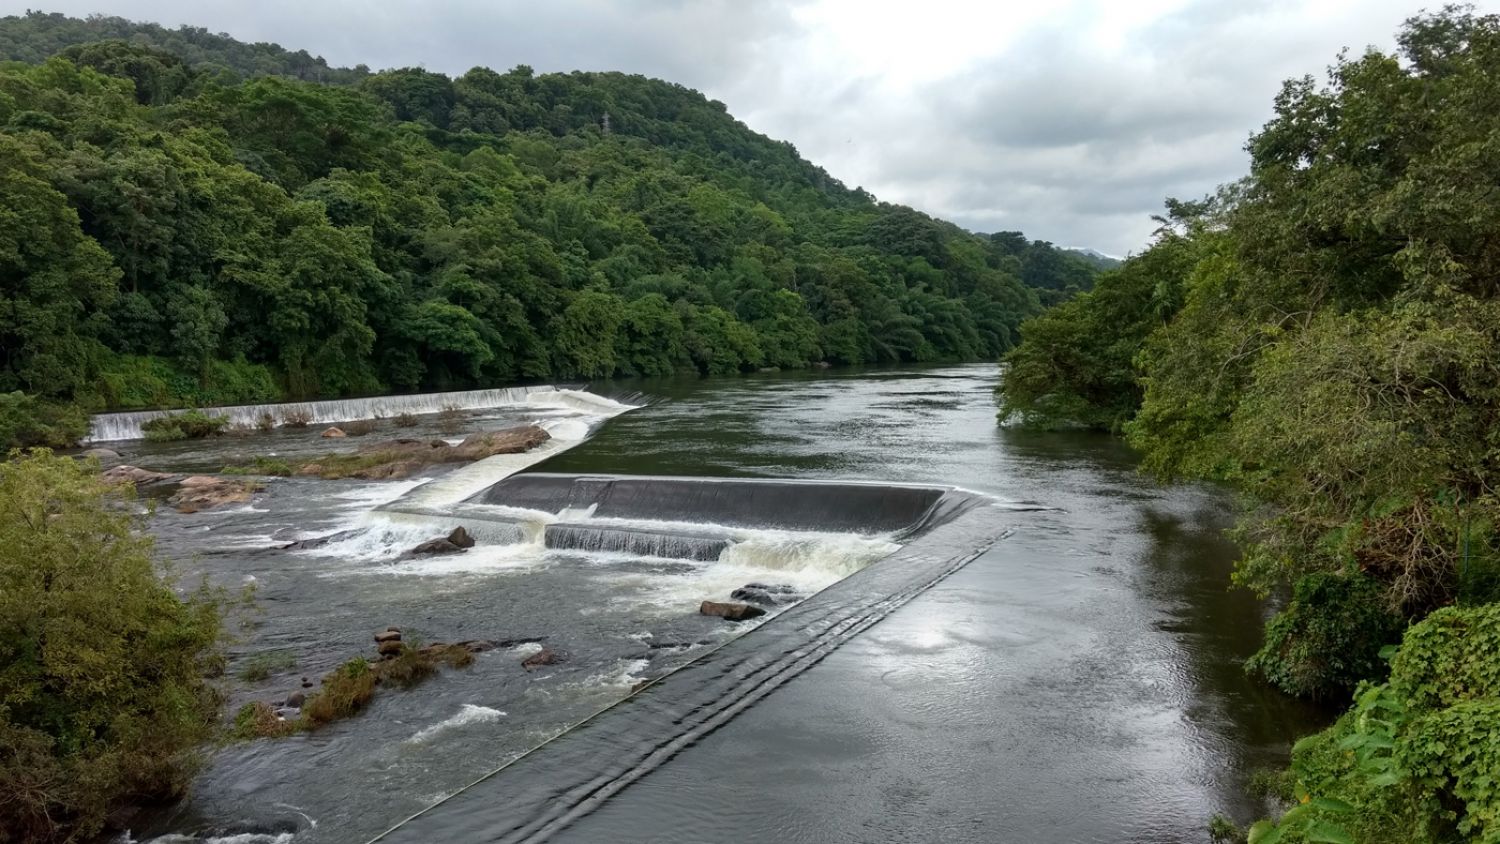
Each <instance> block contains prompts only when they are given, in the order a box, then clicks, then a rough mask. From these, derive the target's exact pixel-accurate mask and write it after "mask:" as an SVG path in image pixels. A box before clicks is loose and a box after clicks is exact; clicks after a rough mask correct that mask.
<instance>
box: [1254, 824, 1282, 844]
mask: <svg viewBox="0 0 1500 844" xmlns="http://www.w3.org/2000/svg"><path fill="white" fill-rule="evenodd" d="M1281 833H1282V829H1281V827H1279V826H1277V825H1276V824H1274V823H1272V822H1271V821H1256V822H1255V823H1253V824H1251V825H1250V833H1249V835H1248V836H1247V838H1246V839H1245V840H1246V841H1247V842H1248V844H1276V842H1278V841H1280V840H1281Z"/></svg>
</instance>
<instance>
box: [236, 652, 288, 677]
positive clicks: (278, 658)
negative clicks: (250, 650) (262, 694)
mask: <svg viewBox="0 0 1500 844" xmlns="http://www.w3.org/2000/svg"><path fill="white" fill-rule="evenodd" d="M296 667H297V658H296V657H294V656H292V655H291V654H289V653H287V652H286V651H268V652H266V653H260V654H256V655H255V656H253V657H251V658H250V660H249V661H248V662H246V663H245V667H244V668H242V669H240V679H241V680H244V681H245V682H247V683H259V682H260V681H261V680H264V679H266V678H268V677H270V676H271V675H272V674H276V673H279V672H282V671H290V670H292V669H293V668H296Z"/></svg>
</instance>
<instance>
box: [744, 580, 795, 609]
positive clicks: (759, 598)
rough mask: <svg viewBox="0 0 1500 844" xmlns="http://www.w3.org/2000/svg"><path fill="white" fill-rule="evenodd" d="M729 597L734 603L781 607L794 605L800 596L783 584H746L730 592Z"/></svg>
mask: <svg viewBox="0 0 1500 844" xmlns="http://www.w3.org/2000/svg"><path fill="white" fill-rule="evenodd" d="M729 597H731V598H733V599H734V600H736V601H740V602H743V603H748V604H759V605H760V606H763V607H781V606H785V605H787V604H792V603H796V602H797V600H798V599H799V598H800V597H801V596H800V595H798V594H797V590H795V589H793V588H792V587H790V586H788V585H786V584H784V583H780V584H776V585H767V584H764V583H746V584H745V585H744V586H741V587H740V588H738V589H736V590H734V591H733V592H731V593H730V594H729Z"/></svg>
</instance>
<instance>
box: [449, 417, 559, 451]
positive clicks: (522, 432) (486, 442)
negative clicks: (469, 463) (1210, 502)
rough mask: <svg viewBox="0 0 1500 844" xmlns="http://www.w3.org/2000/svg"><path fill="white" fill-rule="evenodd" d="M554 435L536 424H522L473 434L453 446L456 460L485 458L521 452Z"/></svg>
mask: <svg viewBox="0 0 1500 844" xmlns="http://www.w3.org/2000/svg"><path fill="white" fill-rule="evenodd" d="M550 439H552V435H551V434H548V433H547V432H546V431H545V430H543V429H541V428H539V427H537V426H536V425H521V426H518V427H515V428H506V429H504V430H501V431H486V432H484V433H479V434H471V435H469V437H468V438H466V439H465V440H464V441H463V442H461V443H459V444H458V445H456V446H453V447H452V450H453V459H454V460H483V459H484V458H486V457H493V456H495V455H496V454H520V453H522V452H525V451H530V450H532V449H533V448H536V447H537V446H539V445H541V444H542V443H544V442H546V441H547V440H550Z"/></svg>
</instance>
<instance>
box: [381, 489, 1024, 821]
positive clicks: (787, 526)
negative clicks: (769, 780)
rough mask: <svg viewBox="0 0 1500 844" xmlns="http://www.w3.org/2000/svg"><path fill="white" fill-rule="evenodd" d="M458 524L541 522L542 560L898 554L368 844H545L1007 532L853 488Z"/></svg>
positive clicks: (517, 492)
mask: <svg viewBox="0 0 1500 844" xmlns="http://www.w3.org/2000/svg"><path fill="white" fill-rule="evenodd" d="M459 509H460V510H461V511H462V513H463V516H464V518H472V517H483V516H484V514H485V513H490V514H491V515H492V516H493V517H494V518H496V519H499V520H502V521H503V520H505V519H521V518H524V517H523V516H520V515H518V514H532V515H531V516H530V518H533V519H540V520H542V521H544V522H546V524H545V527H544V530H545V541H546V544H547V545H548V546H549V547H562V548H577V549H582V550H592V551H601V550H603V551H608V550H624V551H627V552H630V553H637V554H648V555H653V556H665V557H678V558H684V559H693V560H706V561H712V560H716V559H719V558H720V557H721V556H722V557H724V558H725V559H727V558H728V553H729V551H730V549H734V548H736V547H737V544H736V543H737V540H739V539H743V537H744V536H745V535H746V532H749V533H751V534H756V533H765V532H780V533H782V534H784V535H786V536H797V535H799V532H805V533H801V534H800V535H821V536H828V535H829V533H830V532H842V533H852V534H862V535H867V536H875V535H879V536H884V537H887V538H890V539H894V540H897V541H899V542H901V543H902V545H901V546H900V547H899V548H897V550H895V551H894V552H893V553H890V554H888V555H887V556H885V557H882V558H881V559H878V560H876V561H874V562H872V563H870V564H868V565H866V566H864V567H862V568H860V569H859V570H858V571H855V572H853V573H852V574H850V575H849V576H848V577H845V578H843V579H842V580H839V581H838V582H836V583H834V584H833V585H832V586H829V587H828V588H826V589H823V590H822V591H821V592H818V593H817V594H816V595H813V596H812V597H811V598H808V599H807V600H804V601H802V602H800V603H797V604H796V605H794V606H792V607H790V608H789V609H786V610H783V611H781V612H779V613H778V614H776V615H774V616H772V617H771V618H770V620H769V621H767V622H766V623H764V624H762V625H761V626H760V627H758V628H756V629H753V630H751V631H750V632H748V633H746V634H744V635H742V636H739V637H738V638H735V639H732V640H730V641H729V642H728V643H726V644H724V645H722V646H720V647H718V648H716V649H715V650H712V651H710V652H708V653H707V654H704V655H703V656H701V657H700V658H698V659H696V660H694V661H693V662H690V663H688V664H687V665H686V666H684V667H682V668H680V669H678V670H676V671H675V672H673V673H671V674H668V675H667V676H665V677H663V678H661V679H659V680H657V681H656V682H654V683H652V684H651V685H649V686H647V687H646V688H645V689H643V690H641V691H638V692H637V693H635V694H633V695H631V696H630V697H628V698H626V699H625V700H623V701H621V702H619V703H618V704H615V705H614V706H612V707H610V708H608V709H606V710H604V711H603V712H601V713H599V714H597V715H596V716H594V717H593V718H591V719H589V720H587V721H585V722H584V723H583V724H581V725H579V726H578V727H575V728H574V729H572V730H570V731H568V732H566V733H564V734H563V735H562V736H559V737H558V738H556V739H554V740H552V741H550V742H548V743H546V744H543V745H542V746H541V747H539V748H536V749H535V750H533V751H532V752H530V753H528V754H526V755H524V756H522V757H521V758H520V759H518V760H516V761H515V762H512V763H510V764H508V765H505V766H503V767H501V768H499V769H497V770H496V771H494V772H493V773H491V774H489V775H488V776H486V777H484V778H483V779H481V780H479V781H478V782H476V783H474V784H473V785H471V786H469V787H468V788H466V789H463V790H461V791H459V792H458V793H457V794H455V795H453V796H451V797H449V798H447V799H445V800H442V801H440V802H439V803H437V804H435V805H434V806H432V807H430V808H428V809H427V810H425V811H423V812H421V813H419V814H417V815H415V816H413V817H412V818H409V819H408V820H407V821H405V822H403V823H401V824H399V825H397V826H396V827H394V828H392V829H391V830H388V831H387V832H386V833H384V834H383V835H381V836H380V837H378V838H377V839H376V840H377V841H381V842H429V841H451V842H532V841H543V840H547V839H548V838H550V837H552V836H553V835H554V834H556V833H558V832H560V831H561V830H563V829H566V828H567V827H568V826H569V825H570V824H572V823H573V822H575V821H577V820H578V819H579V818H581V817H583V816H585V815H587V814H588V813H590V812H592V811H593V810H594V809H596V808H598V807H599V806H600V805H601V804H602V803H603V802H604V801H605V800H607V799H609V798H610V797H611V796H612V795H614V794H617V793H618V792H620V791H621V790H623V789H625V788H627V787H629V786H630V785H632V784H633V783H635V782H637V781H639V780H640V779H642V778H644V777H646V776H648V775H649V774H650V773H651V772H652V771H654V770H656V769H657V768H658V767H660V766H661V765H663V764H665V763H666V762H667V761H668V760H670V759H671V758H672V757H673V756H675V755H676V754H677V753H678V752H680V751H681V750H683V749H684V748H686V747H689V746H691V745H692V744H693V743H694V742H695V741H696V740H697V739H699V738H700V737H702V736H704V735H706V734H707V733H709V732H711V731H713V730H716V729H718V728H719V727H721V726H723V725H724V724H726V723H728V722H729V721H730V720H731V719H733V718H734V717H735V716H736V715H738V714H739V713H741V712H743V711H745V710H746V709H748V708H749V707H750V706H753V705H754V704H755V703H756V702H757V701H759V700H761V699H763V698H764V697H765V696H767V695H769V694H771V693H772V692H773V691H774V690H775V689H777V688H779V687H780V686H782V685H784V684H785V683H787V682H789V681H790V680H791V679H792V678H794V677H796V676H798V675H799V674H801V673H802V672H804V671H806V670H807V669H809V668H811V667H812V666H813V665H815V664H816V663H817V662H819V661H820V660H822V659H823V658H824V657H825V656H827V655H828V654H829V653H831V652H832V651H833V650H834V649H836V648H838V647H839V646H840V645H842V644H843V643H845V642H847V641H849V640H850V639H851V638H853V637H854V636H856V635H857V634H859V633H860V632H862V631H864V630H866V629H867V628H869V627H870V626H871V625H873V624H875V623H876V622H878V621H880V620H881V619H883V618H885V617H886V616H887V615H889V614H890V613H891V612H893V611H895V609H897V608H898V607H900V606H902V605H903V604H905V603H906V602H908V601H910V600H911V599H912V598H914V597H916V596H917V595H919V594H921V593H922V592H923V591H925V590H926V589H927V588H929V587H930V586H932V585H933V584H934V583H936V582H938V581H939V580H941V579H942V578H944V577H947V576H948V575H949V574H951V573H953V572H955V571H957V570H958V569H959V568H961V567H962V566H964V565H965V564H967V563H968V562H969V561H971V560H973V559H975V558H976V557H978V556H979V555H980V554H981V553H983V552H984V550H986V549H987V548H989V547H990V546H991V545H992V544H993V543H994V542H995V541H996V540H998V539H999V538H1001V537H1002V536H1003V535H1005V533H1006V532H1007V530H1006V528H1005V527H1004V525H1005V524H1006V523H1007V520H1006V519H1005V518H1004V515H1005V511H1004V510H1003V509H1002V508H1001V507H1000V506H998V504H997V502H995V501H994V500H993V499H990V498H987V497H985V496H981V495H977V494H972V493H968V492H964V491H961V490H957V489H953V488H950V487H941V486H925V485H893V484H878V483H859V482H819V481H782V480H759V479H716V478H690V477H645V476H623V475H564V474H549V473H536V474H520V475H515V476H512V477H509V478H506V479H504V480H501V481H499V482H497V483H495V484H493V485H491V486H490V487H488V488H487V489H485V490H483V491H482V492H479V493H477V494H475V495H473V496H472V497H471V498H470V499H469V500H468V501H467V502H465V503H464V504H463V505H462V506H461V507H460V508H459ZM747 544H748V543H747ZM738 547H743V546H738ZM892 547H896V546H892ZM708 564H709V565H716V564H715V563H713V562H709V563H708ZM719 565H722V563H719Z"/></svg>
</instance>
